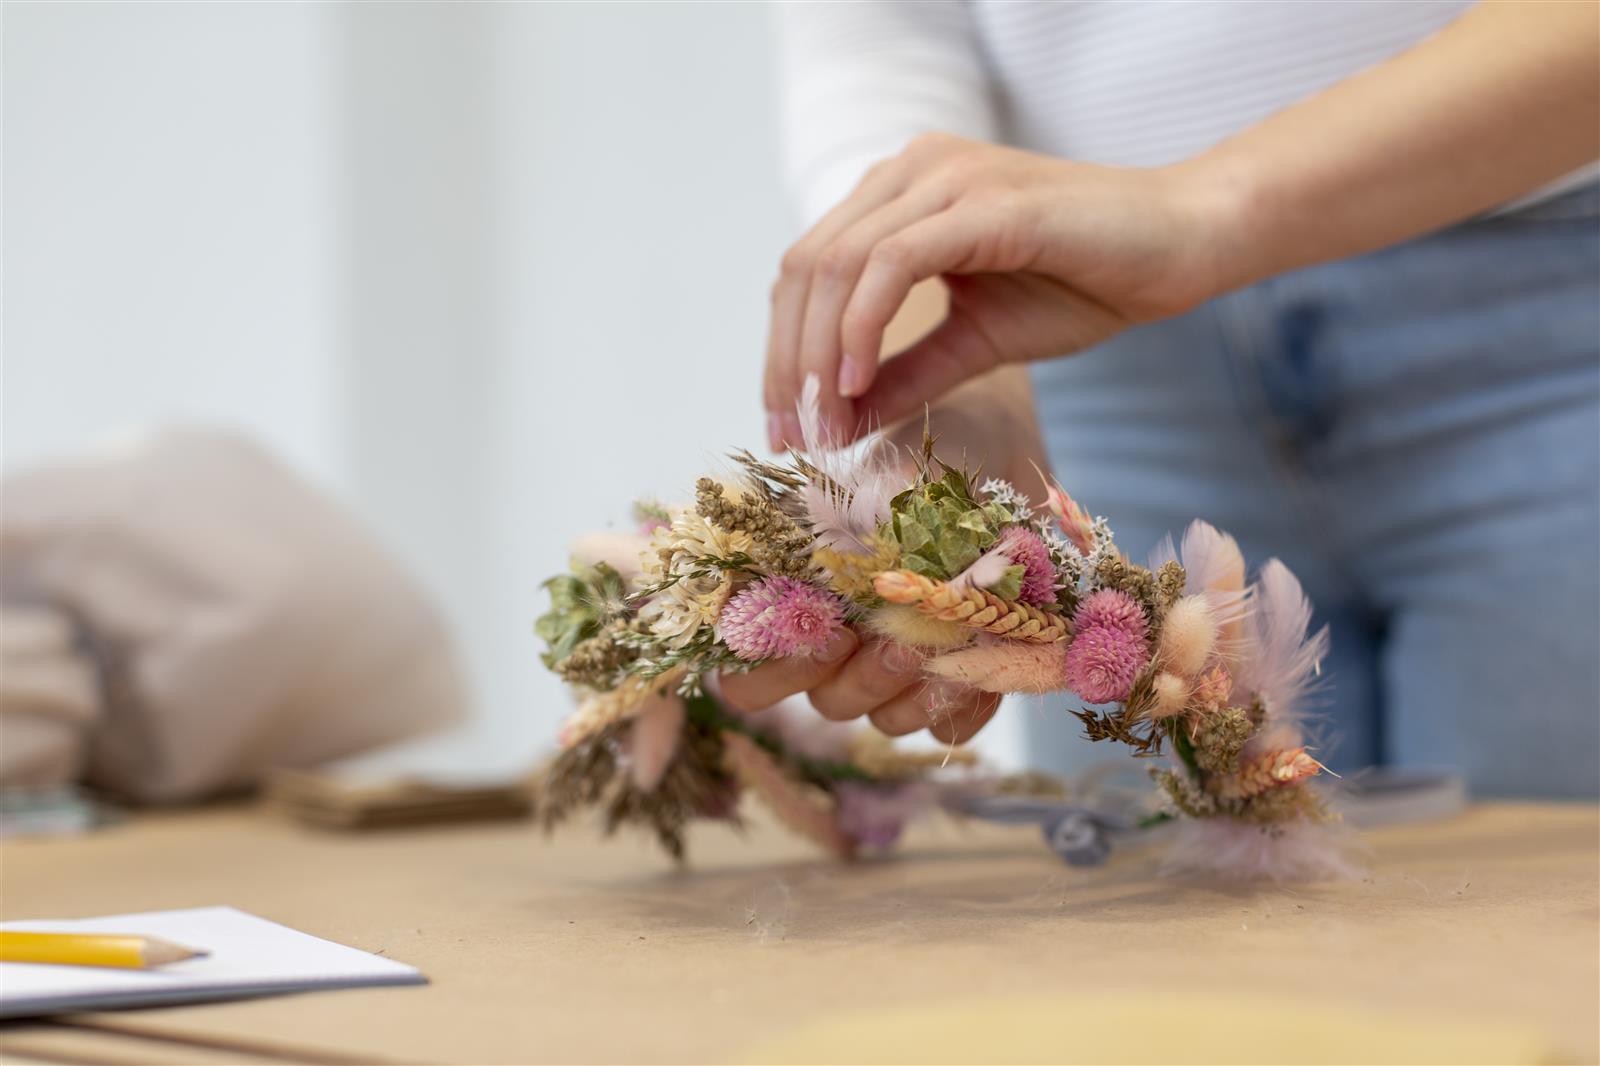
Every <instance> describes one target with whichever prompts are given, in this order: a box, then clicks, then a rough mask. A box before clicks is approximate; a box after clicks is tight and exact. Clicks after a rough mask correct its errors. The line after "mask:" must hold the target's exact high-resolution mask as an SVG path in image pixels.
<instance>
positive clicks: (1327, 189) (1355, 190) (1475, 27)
mask: <svg viewBox="0 0 1600 1066" xmlns="http://www.w3.org/2000/svg"><path fill="white" fill-rule="evenodd" d="M1597 156H1600V7H1597V6H1596V5H1594V4H1591V3H1587V2H1562V0H1539V2H1530V0H1510V2H1498V0H1490V2H1486V3H1484V4H1482V5H1480V6H1479V7H1477V8H1474V9H1472V10H1471V11H1469V12H1467V13H1466V14H1465V15H1463V16H1462V17H1461V18H1460V19H1458V20H1457V21H1456V22H1455V23H1452V24H1451V25H1450V26H1448V27H1446V28H1445V29H1444V30H1443V31H1441V32H1440V33H1439V34H1438V35H1437V36H1435V37H1434V38H1432V39H1430V40H1428V41H1425V42H1423V43H1422V44H1420V45H1418V46H1417V47H1415V48H1413V49H1411V50H1410V51H1408V52H1406V53H1403V54H1401V55H1399V56H1396V57H1395V58H1394V59H1392V60H1389V61H1388V62H1385V63H1382V64H1379V65H1378V66H1376V67H1373V68H1372V69H1370V70H1367V71H1364V72H1362V73H1360V74H1357V75H1355V76H1353V77H1351V78H1349V79H1347V80H1345V81H1343V82H1341V83H1339V84H1338V85H1335V86H1334V87H1332V88H1331V89H1329V90H1327V91H1326V92H1323V93H1320V94H1318V95H1317V96H1315V97H1312V98H1311V99H1309V100H1306V101H1304V102H1302V103H1300V104H1297V105H1295V106H1294V107H1291V108H1288V109H1286V110H1284V111H1282V112H1279V113H1278V114H1277V115H1274V116H1272V117H1271V118H1268V119H1266V120H1265V121H1263V122H1261V123H1259V124H1258V125H1256V126H1254V127H1252V128H1250V129H1248V130H1246V131H1244V132H1243V133H1241V134H1239V135H1237V136H1235V137H1233V138H1230V139H1229V140H1227V141H1225V142H1223V143H1222V144H1220V145H1218V146H1217V147H1216V148H1214V149H1212V150H1211V151H1209V152H1207V153H1205V154H1204V155H1202V156H1200V157H1198V158H1196V159H1194V160H1192V161H1190V162H1188V163H1185V164H1181V165H1180V166H1178V167H1176V168H1174V176H1175V177H1177V178H1179V180H1180V183H1182V184H1185V185H1188V186H1189V187H1191V188H1193V189H1194V190H1196V192H1195V195H1196V196H1197V201H1198V203H1199V204H1200V207H1201V209H1202V210H1205V211H1208V212H1210V213H1211V214H1212V216H1213V217H1215V218H1217V219H1218V221H1219V225H1218V227H1217V229H1218V236H1217V241H1216V245H1217V247H1216V255H1215V258H1214V274H1215V276H1214V279H1213V281H1214V284H1213V286H1212V288H1213V289H1214V291H1217V292H1224V291H1227V290H1229V289H1232V288H1236V287H1239V286H1241V285H1244V284H1248V283H1250V282H1252V281H1255V280H1258V279H1260V278H1263V277H1267V276H1270V275H1272V274H1276V273H1280V272H1283V271H1286V270H1291V269H1294V268H1296V267H1301V266H1307V265H1310V264H1312V263H1318V262H1325V261H1328V260H1332V259H1339V258H1344V257H1347V256H1352V255H1357V254H1360V253H1362V252H1367V251H1371V250H1373V249H1377V248H1381V247H1384V246H1387V245H1390V244H1394V243H1397V242H1399V241H1403V240H1406V239H1408V238H1410V237H1413V236H1416V235H1418V234H1421V233H1426V232H1429V231H1431V230H1435V229H1438V228H1441V227H1443V226H1446V225H1449V224H1451V223H1453V222H1456V221H1459V220H1461V219H1464V218H1467V217H1469V216H1471V215H1474V214H1477V213H1479V212H1482V211H1484V210H1487V209H1489V208H1492V207H1495V206H1497V205H1499V204H1502V203H1505V202H1506V201H1508V200H1512V199H1514V198H1516V197H1517V196H1520V195H1522V194H1524V193H1527V192H1529V191H1531V190H1533V189H1535V188H1537V187H1538V186H1540V185H1541V184H1544V183H1545V182H1548V181H1551V180H1553V179H1555V178H1557V177H1559V176H1561V175H1562V174H1565V173H1567V172H1568V171H1571V170H1574V169H1576V168H1578V167H1580V166H1583V165H1584V164H1586V163H1588V162H1590V161H1592V160H1594V159H1595V158H1596V157H1597Z"/></svg>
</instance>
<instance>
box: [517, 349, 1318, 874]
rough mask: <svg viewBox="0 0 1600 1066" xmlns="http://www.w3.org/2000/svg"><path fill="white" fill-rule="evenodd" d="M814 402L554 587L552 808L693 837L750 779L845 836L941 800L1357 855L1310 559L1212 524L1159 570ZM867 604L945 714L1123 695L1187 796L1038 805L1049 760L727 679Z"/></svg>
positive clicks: (1054, 827)
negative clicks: (797, 425)
mask: <svg viewBox="0 0 1600 1066" xmlns="http://www.w3.org/2000/svg"><path fill="white" fill-rule="evenodd" d="M801 415H802V423H803V425H804V426H805V430H806V438H807V439H806V445H807V447H806V451H805V453H804V455H801V454H794V455H792V456H791V458H790V461H789V462H788V463H786V464H775V463H767V462H763V461H761V460H759V459H756V458H755V457H753V456H752V455H750V454H749V453H748V452H741V453H738V454H736V455H735V456H734V457H733V458H734V461H735V463H736V465H737V473H736V474H735V476H733V477H729V478H724V479H720V480H719V479H715V478H702V479H701V480H700V481H699V483H698V484H697V486H696V492H695V502H694V503H693V505H689V506H677V507H661V506H657V505H653V504H646V505H640V506H639V508H638V518H639V522H640V528H639V531H638V533H637V534H632V535H623V534H606V535H600V536H597V537H591V538H586V539H585V540H584V541H582V542H580V544H579V545H578V546H577V547H576V549H575V552H574V559H573V567H572V570H571V572H570V573H567V574H563V575H561V576H558V577H555V578H552V579H551V580H550V581H549V582H547V583H546V584H547V588H548V589H549V592H550V595H551V600H552V605H551V608H550V610H549V611H548V612H547V613H546V614H545V615H544V616H542V617H541V618H540V619H539V621H538V624H537V631H538V633H539V635H540V636H542V637H543V638H544V639H545V641H546V642H547V644H548V651H547V652H546V654H545V656H544V661H545V663H546V664H547V665H548V666H549V667H550V668H551V669H553V670H555V671H556V672H557V673H558V674H560V676H561V677H562V678H563V679H565V680H566V681H567V682H569V683H570V684H572V685H573V686H575V688H576V689H577V690H578V692H579V700H580V702H579V707H578V709H577V711H576V712H575V713H574V714H573V715H572V716H571V717H570V718H569V719H568V720H567V722H566V723H565V725H564V726H563V729H562V733H561V738H560V743H561V748H562V751H561V753H560V754H559V755H558V756H557V757H556V759H555V760H554V761H553V763H552V765H551V766H550V767H549V769H548V771H547V772H546V774H545V776H544V779H543V784H542V790H541V798H540V814H541V818H542V819H543V821H544V823H545V825H546V826H547V827H549V826H552V825H554V824H555V823H557V822H559V821H561V820H562V819H564V818H565V817H566V816H568V815H569V814H570V813H572V812H573V811H575V810H578V809H580V808H584V807H590V806H599V807H602V808H603V809H604V810H605V814H606V820H607V824H608V827H609V828H615V827H616V826H617V825H620V824H623V823H628V822H633V823H642V824H644V825H647V826H649V827H650V828H652V829H653V830H654V831H655V832H656V834H657V835H658V837H659V838H660V840H661V841H662V843H663V844H664V845H665V846H666V847H667V848H668V850H669V851H671V852H672V853H673V854H674V855H675V856H679V857H681V856H682V853H683V835H682V834H683V828H684V826H685V825H686V824H687V823H688V822H689V821H690V820H692V819H695V818H724V819H737V804H738V797H739V795H740V793H741V792H742V791H745V790H748V791H751V792H754V793H756V794H757V795H759V796H760V797H762V798H763V799H764V800H765V801H766V802H767V804H768V805H769V806H770V807H771V808H772V809H773V810H774V811H775V812H776V814H777V815H778V817H779V818H780V819H781V820H782V821H783V822H784V823H785V824H786V825H787V826H789V827H790V828H791V829H793V830H795V831H796V832H799V833H801V834H803V835H805V836H807V837H809V838H810V839H812V840H814V841H815V842H817V843H818V844H820V845H822V846H823V847H825V848H826V849H827V850H829V851H831V852H833V853H835V854H838V855H850V854H852V853H854V852H855V851H856V850H857V849H858V848H860V847H863V846H867V847H881V846H886V845H888V844H890V843H892V842H893V840H894V839H895V837H896V836H897V835H898V833H899V829H900V827H901V825H903V824H904V822H905V821H906V819H907V818H909V817H911V816H912V815H914V814H916V813H918V812H919V811H920V810H922V809H925V808H927V807H929V806H932V805H942V806H944V807H946V808H949V809H953V810H959V811H965V812H966V813H972V814H978V815H980V816H995V817H1000V818H1001V819H1002V820H1018V819H1019V818H1024V819H1026V818H1036V820H1039V821H1042V822H1044V823H1045V829H1046V835H1047V837H1050V838H1051V839H1052V840H1053V841H1056V842H1057V845H1058V850H1062V851H1063V854H1066V855H1068V857H1069V858H1072V857H1074V856H1077V857H1078V858H1082V857H1083V856H1084V855H1089V856H1090V857H1091V861H1092V860H1093V859H1097V858H1103V856H1104V850H1105V849H1104V847H1103V846H1100V845H1099V843H1098V835H1103V832H1104V831H1105V830H1106V829H1108V828H1127V827H1128V826H1131V825H1133V824H1149V823H1151V822H1155V821H1162V820H1168V819H1176V820H1177V821H1179V822H1180V823H1181V826H1180V836H1179V838H1178V840H1177V842H1176V843H1175V845H1174V848H1173V851H1172V853H1171V854H1172V856H1173V858H1174V861H1175V864H1176V865H1177V866H1179V867H1180V868H1184V869H1192V870H1203V871H1208V872H1215V873H1222V874H1232V875H1245V876H1254V875H1268V876H1273V877H1289V878H1315V877H1323V876H1329V875H1334V874H1339V873H1343V872H1346V871H1347V869H1348V868H1347V867H1346V866H1345V865H1344V862H1343V859H1342V857H1341V856H1340V853H1339V851H1340V848H1339V841H1338V838H1337V837H1336V836H1335V835H1334V834H1333V833H1332V832H1330V831H1329V829H1328V823H1329V822H1330V821H1331V817H1330V815H1329V812H1328V811H1327V809H1326V807H1325V806H1324V803H1323V800H1322V799H1321V798H1320V796H1319V794H1318V793H1317V791H1315V790H1314V789H1313V788H1312V787H1311V782H1310V779H1311V778H1313V777H1315V776H1317V775H1318V773H1319V772H1320V771H1321V770H1322V769H1323V768H1322V766H1321V764H1320V763H1319V762H1317V760H1316V759H1314V758H1313V757H1312V756H1311V755H1310V754H1309V752H1308V751H1307V749H1306V746H1305V743H1304V738H1303V721H1302V706H1303V703H1304V699H1305V696H1306V692H1307V690H1308V687H1309V685H1310V684H1311V682H1312V678H1313V676H1314V675H1315V673H1316V672H1317V669H1318V664H1319V662H1320V660H1321V658H1322V657H1323V655H1324V653H1325V651H1326V647H1327V634H1326V631H1323V632H1320V633H1317V634H1316V635H1314V636H1308V634H1307V629H1308V625H1309V622H1310V617H1311V608H1310V604H1309V603H1308V602H1307V600H1306V598H1305V596H1304V594H1303V593H1302V591H1301V588H1300V585H1299V582H1298V581H1296V579H1295V577H1294V575H1293V574H1292V573H1290V571H1289V570H1288V568H1287V567H1285V566H1283V564H1281V563H1279V562H1277V561H1276V560H1272V561H1269V562H1268V563H1267V564H1266V565H1265V566H1263V567H1262V568H1261V570H1260V572H1259V574H1258V575H1257V578H1256V581H1255V582H1254V583H1253V584H1247V583H1246V574H1245V565H1244V560H1243V558H1242V556H1241V554H1240V551H1239V548H1238V545H1237V544H1236V543H1235V541H1234V540H1233V538H1232V537H1229V536H1227V535H1226V534H1223V533H1220V532H1218V531H1217V530H1216V529H1214V528H1212V527H1211V526H1210V525H1207V524H1206V523H1204V522H1195V523H1194V524H1193V525H1191V526H1190V527H1189V529H1188V531H1187V532H1186V533H1185V535H1184V537H1183V539H1182V542H1181V544H1179V545H1174V544H1172V543H1171V541H1170V540H1169V541H1168V542H1167V543H1165V544H1164V545H1162V546H1161V547H1160V548H1158V549H1157V551H1156V552H1155V553H1154V556H1153V557H1152V558H1151V559H1150V560H1149V563H1148V565H1146V566H1141V565H1138V564H1136V563H1133V562H1130V561H1129V560H1128V559H1127V558H1125V557H1124V556H1123V555H1122V553H1121V552H1120V551H1119V550H1118V549H1117V547H1116V545H1115V543H1114V541H1113V538H1112V534H1111V530H1110V528H1109V526H1108V525H1107V523H1106V522H1105V520H1104V519H1091V518H1090V517H1089V515H1088V514H1087V513H1086V512H1085V511H1084V510H1083V509H1082V508H1081V507H1079V506H1078V504H1077V503H1076V502H1074V501H1073V500H1072V498H1071V497H1069V496H1068V495H1067V494H1066V493H1065V492H1064V491H1063V490H1062V489H1061V488H1060V486H1058V485H1054V484H1049V483H1047V484H1046V500H1045V506H1044V507H1043V508H1035V507H1034V506H1033V504H1032V502H1031V501H1030V500H1029V499H1028V498H1027V497H1026V496H1024V495H1023V494H1022V493H1020V492H1019V491H1018V490H1017V489H1016V487H1015V486H1013V485H1012V484H1010V483H1008V482H1005V481H1000V480H996V479H989V480H985V481H983V482H982V483H981V484H974V480H975V479H974V478H973V477H971V476H970V475H969V474H968V473H967V472H965V471H963V470H961V469H958V468H955V467H952V466H949V465H947V464H945V463H943V462H941V461H940V460H939V459H938V458H936V457H935V455H934V453H933V442H932V441H931V440H927V441H925V444H924V447H923V451H922V455H921V456H920V460H919V461H918V462H916V464H915V472H914V473H908V472H907V468H906V466H905V465H904V464H903V463H902V462H901V461H899V457H897V456H896V455H894V453H893V452H892V451H889V450H887V449H881V448H880V449H878V450H876V451H868V452H867V453H866V454H865V456H864V457H862V456H861V455H860V454H859V453H858V454H850V453H846V452H843V451H840V450H838V449H835V448H832V447H831V446H830V445H831V442H830V441H829V440H828V439H827V436H826V433H825V430H824V427H823V426H822V425H821V423H820V420H819V419H818V417H817V414H816V386H815V382H814V381H810V382H808V383H807V389H806V398H805V400H803V402H802V405H801ZM846 625H856V626H860V627H863V628H866V629H869V630H871V631H873V632H874V633H876V634H877V635H878V636H879V637H880V638H882V639H886V640H891V641H898V642H901V643H903V644H906V645H911V646H914V647H915V648H917V649H918V651H919V652H920V653H921V654H923V655H924V656H925V657H926V658H925V663H926V673H927V676H928V680H929V682H930V683H929V685H928V686H927V692H928V694H929V700H930V707H929V710H930V718H931V717H933V716H936V715H937V714H938V712H939V706H938V701H939V698H940V696H939V694H940V693H941V692H943V691H946V690H947V687H948V684H949V683H958V684H961V685H966V686H970V687H972V688H977V689H981V690H984V691H987V692H995V693H1019V692H1026V693H1056V692H1060V693H1070V694H1073V695H1076V696H1077V697H1080V698H1081V699H1082V700H1083V701H1084V702H1086V703H1088V704H1093V705H1097V706H1098V707H1099V708H1100V709H1098V710H1097V709H1092V708H1083V709H1072V708H1069V710H1070V711H1071V713H1073V714H1075V715H1076V716H1077V717H1078V718H1079V719H1080V720H1081V721H1082V722H1083V725H1084V729H1085V733H1086V735H1087V737H1088V738H1089V739H1090V740H1094V741H1101V740H1110V741H1117V742H1120V743H1122V744H1125V745H1127V746H1128V747H1130V748H1131V749H1132V750H1133V752H1134V754H1136V755H1139V756H1144V757H1148V758H1154V757H1157V756H1165V758H1163V759H1161V760H1160V761H1158V762H1153V763H1152V765H1153V767H1154V769H1153V771H1152V776H1153V777H1154V779H1155V781H1156V783H1157V785H1158V794H1159V795H1160V797H1161V798H1162V804H1163V809H1162V810H1160V811H1156V812H1146V815H1147V816H1146V817H1144V818H1142V819H1141V818H1139V817H1137V814H1138V812H1133V813H1132V814H1128V813H1127V812H1124V813H1123V814H1122V815H1117V814H1115V813H1105V812H1101V815H1103V816H1101V815H1096V814H1095V812H1092V811H1090V812H1085V811H1083V810H1081V809H1079V808H1077V807H1074V806H1073V805H1071V804H1060V803H1057V804H1054V805H1052V804H1051V803H1049V802H1041V801H1040V800H1039V799H1038V798H1037V797H1035V798H1031V799H1021V798H1019V796H1018V794H1019V793H1020V792H1027V791H1033V792H1037V791H1038V789H1037V788H1036V787H1024V785H1026V784H1029V783H1033V784H1036V783H1037V779H1036V778H1029V779H1027V781H1021V780H1019V779H999V780H996V779H993V778H983V777H975V776H974V775H972V774H971V773H966V774H961V773H956V774H953V775H952V773H951V769H952V768H951V765H950V764H951V763H954V764H955V765H956V766H962V765H965V764H968V763H970V762H971V761H972V760H971V759H970V758H968V757H967V756H965V755H964V754H961V753H956V755H955V757H954V758H952V757H951V756H949V755H940V756H938V757H935V758H930V757H928V753H920V754H919V753H909V752H900V751H897V750H896V749H894V748H893V747H892V746H890V745H889V744H888V742H887V741H885V740H884V739H883V738H881V737H878V736H877V735H876V734H873V733H871V732H870V731H866V730H854V729H850V728H843V729H841V728H839V727H837V726H835V725H834V724H833V723H827V722H823V721H822V720H820V719H819V718H817V717H816V716H814V715H810V714H800V715H796V714H794V713H793V712H791V711H788V710H786V709H785V708H783V707H779V708H774V709H772V710H770V711H767V712H762V713H760V714H754V715H748V714H739V713H736V712H733V711H729V710H727V709H725V708H724V707H722V706H721V705H720V704H719V703H718V701H717V700H716V699H715V698H714V696H713V695H711V694H708V693H707V691H706V689H705V687H704V686H703V684H702V682H703V680H704V679H705V678H707V677H708V676H710V675H714V674H715V673H717V672H718V671H726V670H734V671H742V670H748V669H751V668H753V667H755V666H757V665H759V664H761V663H763V662H766V661H769V660H771V659H775V658H781V657H786V656H796V655H811V654H814V653H816V652H818V651H820V650H821V649H822V648H823V647H825V646H826V645H827V644H828V643H829V641H830V640H831V639H832V638H833V637H834V636H835V635H837V634H838V632H839V631H840V629H841V628H842V627H844V626H846ZM1019 812H1033V813H1019ZM1152 813H1153V816H1151V814H1152ZM1085 818H1087V821H1085ZM1074 819H1076V820H1074ZM1069 823H1070V824H1069ZM1073 826H1079V827H1082V828H1084V832H1086V833H1088V834H1089V837H1093V838H1095V841H1096V842H1095V843H1094V846H1089V847H1087V848H1086V847H1085V846H1084V845H1083V841H1082V840H1080V839H1079V837H1078V836H1076V835H1075V834H1076V832H1077V830H1076V829H1073V828H1072V827H1073ZM1085 839H1088V838H1085ZM1061 841H1069V843H1066V844H1062V843H1061ZM1071 841H1077V843H1071ZM1074 848H1076V849H1077V850H1076V851H1074V850H1073V849H1074Z"/></svg>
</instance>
